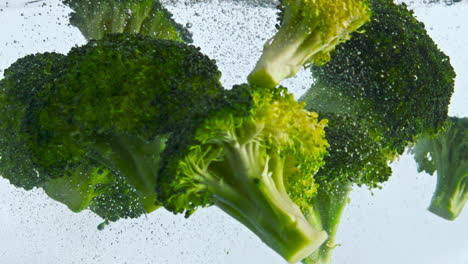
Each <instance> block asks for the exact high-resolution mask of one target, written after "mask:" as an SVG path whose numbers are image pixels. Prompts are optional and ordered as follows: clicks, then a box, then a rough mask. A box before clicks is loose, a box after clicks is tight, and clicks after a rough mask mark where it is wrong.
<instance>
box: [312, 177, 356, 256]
mask: <svg viewBox="0 0 468 264" xmlns="http://www.w3.org/2000/svg"><path fill="white" fill-rule="evenodd" d="M351 187H352V185H351V184H350V183H336V184H333V186H332V187H330V188H322V189H321V188H320V187H319V189H318V192H317V196H316V197H314V198H313V200H312V202H311V208H310V214H309V215H308V219H309V222H310V223H311V224H312V225H313V226H315V227H316V228H322V229H323V230H324V231H326V232H327V233H328V239H327V240H326V241H325V243H323V244H322V245H321V246H320V248H319V249H318V250H316V251H315V252H313V253H312V254H311V255H310V256H308V257H307V258H305V259H304V260H303V262H304V263H306V264H330V263H332V262H331V259H332V254H333V250H334V249H335V248H336V247H337V246H338V245H337V244H336V243H335V239H336V234H337V231H338V225H339V223H340V220H341V216H342V214H343V211H344V209H345V207H346V205H347V204H348V202H349V193H350V192H351Z"/></svg>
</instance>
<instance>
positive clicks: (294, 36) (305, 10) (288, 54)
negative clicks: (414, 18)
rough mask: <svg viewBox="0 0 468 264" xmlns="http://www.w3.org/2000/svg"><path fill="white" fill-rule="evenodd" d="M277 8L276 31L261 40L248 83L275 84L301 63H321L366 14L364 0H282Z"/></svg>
mask: <svg viewBox="0 0 468 264" xmlns="http://www.w3.org/2000/svg"><path fill="white" fill-rule="evenodd" d="M279 9H280V17H279V20H280V25H279V31H278V32H277V33H276V34H275V36H274V37H273V38H272V39H271V40H269V41H268V42H267V43H266V44H265V46H264V48H263V53H262V56H261V57H260V60H259V61H258V62H257V65H256V66H255V69H254V70H253V71H252V73H251V74H250V75H249V77H248V80H249V82H250V83H251V84H256V85H262V86H268V87H269V86H276V85H277V84H278V83H280V82H281V81H282V80H284V79H286V78H289V77H292V76H294V75H295V74H296V73H297V72H298V71H299V70H300V68H301V67H302V66H303V65H305V64H319V65H321V64H324V63H325V62H327V61H328V60H329V59H330V55H329V53H330V51H332V50H333V49H334V48H335V46H336V45H337V44H339V43H341V42H343V41H345V40H346V39H348V38H349V34H350V33H351V32H353V31H355V30H357V29H358V28H359V27H360V26H362V25H363V24H364V23H366V22H367V21H368V20H369V16H370V11H369V7H368V1H367V0H335V1H329V0H315V1H309V0H282V1H281V3H280V5H279Z"/></svg>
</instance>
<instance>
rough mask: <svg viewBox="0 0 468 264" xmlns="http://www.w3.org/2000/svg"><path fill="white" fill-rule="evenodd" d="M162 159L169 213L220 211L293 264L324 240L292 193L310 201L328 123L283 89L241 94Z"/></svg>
mask: <svg viewBox="0 0 468 264" xmlns="http://www.w3.org/2000/svg"><path fill="white" fill-rule="evenodd" d="M218 105H219V107H217V108H215V109H214V110H213V111H212V112H211V113H210V114H208V115H207V116H206V117H204V118H203V119H201V120H199V121H198V125H197V126H196V127H195V128H194V129H192V130H187V133H186V134H174V136H175V137H174V138H171V139H170V140H169V143H168V146H167V148H166V149H165V153H164V155H163V157H164V158H163V161H164V165H163V167H162V169H161V173H160V174H159V178H158V182H157V190H158V195H159V196H158V197H159V199H160V200H161V201H162V202H163V205H164V206H165V208H167V209H168V210H170V211H172V212H174V213H183V212H185V214H186V216H188V215H190V214H191V213H193V212H194V210H196V209H197V208H198V207H204V206H209V205H216V206H218V207H219V208H220V209H222V210H223V211H225V212H226V213H228V214H229V215H231V216H232V217H234V218H235V219H237V220H238V221H239V222H241V223H242V224H244V225H245V226H246V227H248V228H249V229H250V230H251V231H253V232H254V233H255V234H257V235H258V237H260V238H261V239H262V240H263V241H264V242H265V243H266V244H267V245H268V246H270V247H271V248H272V249H273V250H275V251H276V252H278V253H279V254H280V255H281V256H282V257H284V258H285V259H286V260H288V261H289V262H297V261H299V260H301V259H302V258H304V257H305V256H307V255H309V254H310V253H311V252H313V251H314V250H315V249H317V248H318V246H320V244H321V243H322V242H323V241H324V240H325V239H326V236H327V235H326V233H325V232H323V231H321V230H319V229H314V228H313V227H312V226H311V225H310V224H309V223H308V222H307V220H306V218H305V217H304V215H303V214H302V212H301V210H300V208H299V206H298V205H297V204H295V203H294V202H293V201H292V199H291V198H290V195H289V194H288V192H287V191H286V188H287V187H288V188H289V189H290V190H291V191H292V192H294V195H296V196H300V195H302V194H303V195H306V194H307V195H312V194H313V193H315V191H316V184H315V182H314V178H313V175H314V174H315V172H316V171H317V170H318V168H319V167H320V166H322V165H323V156H324V155H325V153H326V147H327V146H328V144H327V142H326V140H325V139H324V127H325V125H326V120H321V121H319V120H318V116H317V114H316V113H312V112H308V111H305V110H304V109H303V104H301V103H298V102H296V101H295V100H294V98H293V96H292V95H291V94H287V92H286V89H285V88H278V89H275V88H263V87H254V86H252V87H251V86H249V85H239V86H235V87H234V88H233V89H232V90H230V91H226V94H225V96H224V97H223V99H222V100H221V102H219V103H218Z"/></svg>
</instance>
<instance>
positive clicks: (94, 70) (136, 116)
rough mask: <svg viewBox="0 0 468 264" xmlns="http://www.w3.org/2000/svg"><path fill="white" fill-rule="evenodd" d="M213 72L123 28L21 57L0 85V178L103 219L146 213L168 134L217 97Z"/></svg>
mask: <svg viewBox="0 0 468 264" xmlns="http://www.w3.org/2000/svg"><path fill="white" fill-rule="evenodd" d="M220 76H221V75H220V72H219V71H218V69H217V67H216V65H215V63H214V61H212V60H211V59H209V58H208V57H206V56H204V55H203V54H201V53H200V52H199V49H198V48H195V47H193V46H188V45H186V44H183V43H180V42H175V41H169V40H155V39H153V38H150V37H144V36H138V35H127V34H124V35H122V34H117V35H107V36H106V37H104V38H103V39H102V40H93V41H90V42H89V43H88V44H87V45H85V46H82V47H78V48H74V49H72V50H71V51H70V53H69V54H68V55H67V56H63V55H58V54H39V55H35V56H27V57H25V58H23V59H20V60H19V61H18V62H16V63H15V64H13V65H12V66H11V67H10V68H9V69H8V70H6V71H5V79H4V80H2V81H1V90H0V91H1V93H0V108H1V109H0V111H1V113H0V128H1V129H0V140H1V141H2V143H5V144H2V146H1V147H0V156H1V157H2V159H1V160H0V174H1V175H2V176H3V177H5V178H7V179H9V180H10V182H11V183H13V184H15V185H16V186H18V187H23V188H25V189H31V188H33V187H42V188H44V190H45V191H46V193H47V194H48V195H49V196H50V197H51V198H53V199H56V200H58V201H59V202H62V203H64V204H66V205H67V206H68V207H69V208H70V209H71V210H73V211H81V210H83V209H85V208H89V209H91V210H93V211H94V212H95V213H96V214H98V215H100V216H102V217H103V218H104V219H105V220H106V221H115V220H117V219H119V218H126V217H137V216H139V215H141V213H149V212H151V211H153V210H155V209H156V208H158V207H159V204H157V202H156V192H155V188H156V187H155V185H156V177H157V172H158V168H159V162H160V154H161V152H162V151H163V149H164V148H165V145H166V140H167V138H168V136H169V135H170V133H172V131H174V130H173V129H174V128H176V127H179V126H181V124H185V126H186V127H190V123H191V119H192V117H196V116H198V115H201V114H202V113H204V112H205V111H207V109H208V108H209V106H210V105H211V104H212V103H211V101H212V100H215V98H217V97H218V96H219V95H221V91H223V89H222V87H221V85H220V83H219V78H220Z"/></svg>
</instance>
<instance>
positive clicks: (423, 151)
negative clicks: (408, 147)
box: [412, 117, 468, 220]
mask: <svg viewBox="0 0 468 264" xmlns="http://www.w3.org/2000/svg"><path fill="white" fill-rule="evenodd" d="M449 120H450V122H449V125H448V127H447V128H446V130H444V131H442V132H440V133H439V134H437V135H436V136H425V137H422V138H420V139H419V140H418V141H417V142H416V144H415V146H414V147H413V149H412V152H413V154H414V158H415V160H416V162H417V163H418V165H419V166H418V171H419V172H421V171H425V172H426V173H428V174H431V175H433V174H434V172H435V171H437V185H436V189H435V192H434V194H433V196H432V200H431V204H430V206H429V211H431V212H432V213H434V214H436V215H438V216H440V217H442V218H445V219H447V220H455V218H457V217H458V216H459V215H460V213H461V212H462V210H463V207H464V206H465V204H466V201H467V200H468V118H466V117H464V118H457V117H450V119H449Z"/></svg>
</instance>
